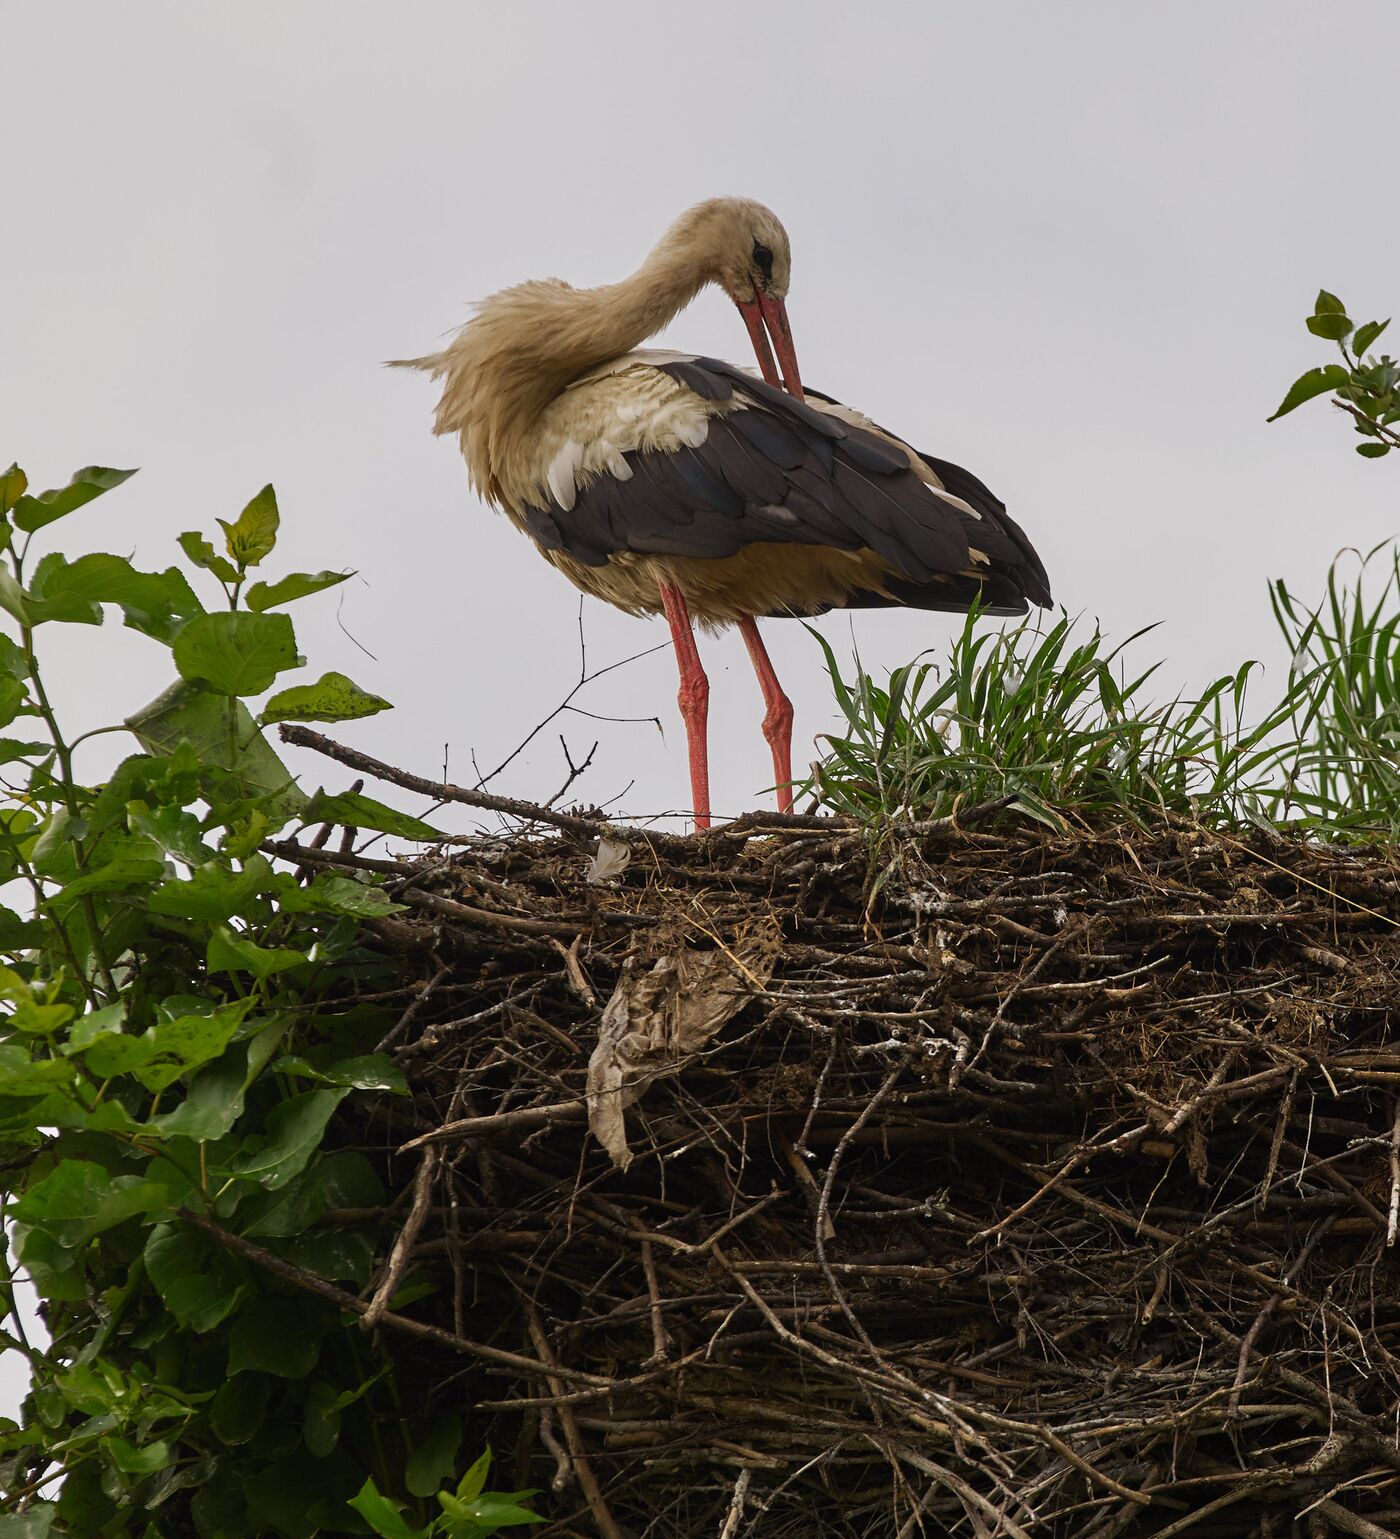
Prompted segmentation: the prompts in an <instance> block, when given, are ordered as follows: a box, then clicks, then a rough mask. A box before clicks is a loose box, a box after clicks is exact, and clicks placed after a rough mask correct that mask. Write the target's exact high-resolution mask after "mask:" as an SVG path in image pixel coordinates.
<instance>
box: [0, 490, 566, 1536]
mask: <svg viewBox="0 0 1400 1539" xmlns="http://www.w3.org/2000/svg"><path fill="white" fill-rule="evenodd" d="M131 473H132V472H130V471H122V470H109V469H103V468H100V467H89V468H87V469H85V470H80V471H78V472H77V474H76V475H74V476H73V478H72V480H71V481H70V482H69V483H68V485H67V486H64V487H60V488H57V489H55V490H52V491H45V492H40V493H38V494H32V493H31V492H30V491H29V487H28V482H27V478H26V477H25V475H24V473H23V471H21V470H20V469H19V468H18V467H17V466H12V467H11V468H10V469H9V470H8V471H6V472H5V473H4V474H3V475H0V608H3V610H4V611H5V613H6V615H7V616H8V621H9V626H8V629H9V632H10V633H9V634H4V635H0V730H5V731H7V732H9V733H10V734H12V735H10V736H6V737H4V738H3V739H0V766H3V782H0V784H2V785H3V790H2V791H0V877H3V880H4V883H5V894H6V897H7V903H6V905H5V906H0V1010H3V1017H2V1018H0V1193H3V1202H4V1216H5V1222H6V1225H7V1228H8V1232H9V1235H10V1238H11V1241H12V1247H11V1256H12V1258H13V1259H12V1262H11V1261H10V1260H9V1259H8V1258H7V1259H6V1260H5V1261H4V1263H3V1265H4V1268H5V1270H4V1275H3V1280H2V1281H0V1289H3V1295H4V1312H5V1313H6V1314H7V1316H8V1320H7V1322H6V1323H7V1329H6V1330H5V1331H4V1333H3V1344H4V1346H5V1348H6V1349H7V1350H10V1351H13V1352H17V1353H21V1354H23V1355H24V1356H25V1358H27V1360H28V1364H29V1368H30V1372H31V1388H30V1391H29V1395H28V1398H27V1399H26V1401H25V1403H24V1407H23V1411H22V1415H21V1418H20V1419H19V1420H18V1421H6V1422H3V1423H0V1487H2V1488H3V1490H4V1492H5V1495H4V1498H3V1501H0V1510H2V1511H3V1516H0V1539H44V1536H45V1535H75V1536H87V1535H113V1536H117V1535H127V1534H140V1535H149V1536H158V1535H167V1534H172V1535H173V1534H184V1533H188V1532H194V1533H197V1534H199V1535H201V1536H205V1539H233V1536H239V1539H242V1536H245V1535H248V1534H251V1533H274V1534H280V1535H286V1536H288V1539H302V1536H308V1535H311V1534H313V1533H317V1532H360V1533H364V1532H367V1531H370V1530H372V1531H374V1532H376V1533H379V1534H381V1535H384V1536H386V1539H404V1536H406V1535H409V1534H413V1535H422V1534H426V1533H428V1532H433V1533H442V1534H445V1535H448V1536H450V1539H479V1536H484V1535H487V1534H490V1533H493V1532H495V1531H496V1529H498V1528H500V1527H504V1526H509V1525H512V1524H517V1523H528V1522H534V1521H538V1520H537V1518H536V1517H535V1515H534V1514H533V1513H531V1512H529V1511H528V1510H527V1509H526V1508H525V1507H523V1506H522V1505H521V1503H522V1501H523V1500H524V1499H525V1498H526V1497H527V1496H528V1495H530V1494H531V1493H528V1492H515V1493H510V1494H502V1493H498V1492H488V1491H486V1490H485V1476H486V1469H487V1461H486V1458H485V1456H483V1457H482V1458H479V1459H477V1460H476V1461H475V1462H474V1463H471V1464H470V1468H466V1469H465V1471H464V1472H461V1471H459V1457H463V1456H464V1451H463V1450H461V1449H460V1443H461V1429H460V1425H457V1424H455V1423H454V1421H453V1418H452V1417H451V1416H450V1415H449V1416H447V1417H446V1418H445V1419H444V1418H443V1417H442V1416H440V1415H438V1416H436V1419H435V1421H433V1423H432V1425H431V1426H430V1425H429V1423H428V1422H427V1421H425V1414H426V1413H425V1412H424V1410H423V1408H421V1407H417V1406H412V1405H405V1404H404V1403H402V1398H401V1396H400V1394H399V1391H398V1388H397V1386H396V1382H395V1376H394V1367H393V1363H392V1361H391V1359H390V1358H389V1356H388V1354H387V1352H386V1351H385V1349H384V1348H383V1347H382V1345H380V1344H379V1343H378V1342H377V1340H376V1339H375V1338H374V1337H372V1336H367V1335H365V1334H364V1333H362V1332H361V1331H360V1330H359V1328H358V1325H357V1323H356V1320H355V1317H353V1316H352V1315H348V1314H346V1313H345V1312H343V1311H342V1310H340V1309H338V1308H337V1307H335V1305H334V1304H333V1303H327V1302H324V1301H323V1300H321V1299H320V1298H317V1297H313V1296H310V1295H309V1294H307V1293H306V1292H305V1291H295V1290H292V1289H290V1288H288V1287H287V1286H286V1285H285V1283H283V1282H282V1281H280V1280H279V1279H278V1277H276V1276H275V1275H273V1274H272V1273H270V1272H269V1271H268V1270H266V1269H265V1268H260V1267H258V1266H255V1265H253V1264H251V1263H250V1262H249V1261H248V1260H247V1259H246V1258H245V1256H243V1255H241V1254H239V1253H238V1252H237V1251H236V1250H234V1249H231V1248H229V1246H228V1245H227V1244H226V1243H223V1242H222V1241H221V1238H220V1237H221V1236H227V1235H230V1234H232V1235H237V1236H240V1237H243V1238H245V1239H256V1242H257V1244H258V1246H260V1247H261V1248H262V1250H263V1251H264V1252H265V1253H270V1254H272V1255H273V1256H277V1257H282V1258H285V1259H288V1260H291V1261H293V1262H294V1263H295V1264H296V1266H298V1267H299V1268H301V1269H303V1271H305V1272H309V1273H311V1274H313V1275H314V1276H316V1277H319V1278H321V1279H324V1280H325V1281H326V1282H328V1283H333V1284H338V1285H342V1286H343V1287H344V1288H347V1289H350V1290H352V1291H355V1290H359V1289H361V1288H363V1287H364V1286H365V1285H366V1284H367V1283H368V1282H369V1280H370V1275H371V1269H372V1267H373V1264H374V1259H375V1255H374V1248H373V1241H372V1239H371V1231H369V1230H368V1229H367V1227H366V1226H365V1224H364V1223H363V1222H355V1221H353V1219H351V1220H347V1219H346V1217H345V1215H346V1214H347V1213H348V1214H351V1215H353V1214H359V1215H361V1216H363V1215H364V1214H365V1213H366V1212H367V1211H372V1210H374V1209H376V1208H378V1207H380V1206H381V1205H382V1204H383V1203H384V1202H385V1201H386V1198H387V1196H388V1194H387V1193H386V1192H385V1190H384V1188H383V1185H382V1182H381V1179H380V1176H379V1175H378V1174H377V1173H376V1170H375V1167H374V1166H373V1165H372V1164H371V1163H370V1161H369V1160H368V1159H367V1158H366V1157H365V1155H364V1154H363V1153H360V1152H358V1151H357V1150H356V1149H355V1148H353V1147H351V1145H352V1144H353V1143H354V1139H353V1137H352V1136H351V1133H352V1131H353V1127H354V1117H355V1113H356V1107H357V1105H358V1104H359V1103H360V1102H362V1101H363V1100H364V1098H365V1097H367V1096H373V1097H377V1098H382V1097H384V1096H386V1095H393V1094H395V1093H401V1092H402V1091H403V1089H404V1085H403V1078H402V1075H401V1073H400V1072H399V1070H398V1069H397V1068H396V1067H395V1065H394V1064H393V1062H392V1061H391V1060H390V1059H389V1058H387V1057H386V1056H384V1055H382V1054H380V1053H378V1052H376V1051H375V1045H376V1044H377V1043H378V1042H379V1040H380V1039H381V1037H382V1036H383V1035H384V1033H385V1031H386V1030H387V1028H388V1026H389V1025H391V1024H392V1021H391V1018H390V1017H388V1016H387V1015H386V1012H385V1007H384V1006H383V1005H382V1004H376V1003H374V1002H373V996H374V994H375V989H376V984H377V983H383V982H384V978H383V976H382V975H383V971H384V968H385V966H386V964H385V963H384V962H382V961H381V960H379V959H376V957H375V956H373V955H372V954H371V953H369V952H367V951H366V950H364V949H363V948H362V947H361V946H360V945H359V944H358V937H359V935H360V933H361V927H362V925H363V924H364V922H365V921H366V920H367V919H369V920H372V919H375V918H382V917H383V916H386V915H390V914H392V913H394V912H395V910H396V908H397V905H396V904H395V903H394V902H393V901H392V900H391V899H390V898H389V897H388V895H387V894H386V893H385V892H384V891H383V889H382V887H381V886H379V885H377V883H376V880H375V879H373V878H371V877H362V878H361V877H347V876H344V875H336V876H330V875H325V876H320V877H317V878H316V879H315V880H312V881H309V882H308V881H305V880H302V879H300V878H299V877H298V876H297V875H296V874H294V873H293V872H292V871H289V870H286V869H279V868H278V867H277V866H276V865H274V863H273V862H272V861H271V860H269V859H268V857H267V856H266V855H265V854H264V853H263V852H262V849H261V846H262V845H263V844H264V843H265V841H267V839H268V838H269V837H270V836H271V835H273V834H274V833H276V832H277V831H278V830H280V829H282V828H283V827H284V826H285V825H288V824H293V825H297V824H302V823H304V822H305V821H306V820H307V819H308V818H311V819H316V820H321V819H324V818H337V819H340V820H342V821H345V820H348V819H350V818H353V820H354V822H355V824H356V825H357V826H358V827H361V828H370V829H374V828H383V829H387V830H391V831H393V832H394V833H395V834H398V835H402V836H405V837H409V838H413V837H423V836H425V835H431V833H432V830H431V829H429V828H428V827H427V825H425V824H422V823H420V822H419V821H418V820H417V819H413V818H409V817H407V815H406V814H403V813H401V812H398V811H396V810H395V809H393V808H390V807H387V806H384V805H383V804H381V803H379V802H376V801H374V800H373V799H371V798H369V797H366V796H359V795H357V796H355V797H353V798H348V799H347V798H346V797H344V796H340V797H332V796H326V795H324V794H322V793H318V794H316V795H314V796H312V797H309V798H308V797H307V796H306V794H305V793H304V792H303V791H302V790H301V789H300V788H299V787H298V786H297V785H296V783H295V781H294V779H293V777H292V775H291V774H290V773H289V771H288V769H287V767H286V766H285V765H284V764H283V762H282V760H281V759H280V758H279V756H278V754H277V753H276V751H275V750H274V749H273V748H272V746H271V745H270V744H269V743H268V742H267V741H266V740H265V738H264V737H263V735H262V732H261V730H260V727H259V719H261V721H264V722H271V721H344V720H348V719H352V718H355V717H362V716H366V715H369V714H371V713H372V712H375V711H380V710H384V709H386V708H387V705H388V702H387V701H385V700H382V699H380V698H379V697H378V696H377V695H374V694H372V693H370V692H369V691H366V690H363V689H361V688H360V687H359V686H358V685H356V684H355V683H354V682H353V681H352V680H350V679H349V678H347V677H345V676H344V675H343V674H340V673H327V674H325V675H323V676H322V677H321V678H320V679H319V680H318V681H317V682H315V683H311V684H291V685H289V686H288V687H284V688H281V689H279V690H278V691H277V693H275V694H273V695H272V697H271V698H270V699H269V700H267V701H266V702H265V703H264V704H263V706H262V708H261V711H259V710H258V706H257V704H256V697H258V696H261V695H264V694H265V693H266V692H267V691H269V690H270V689H272V688H273V686H274V685H275V684H277V683H278V682H279V681H280V680H282V679H283V677H284V676H285V675H287V674H289V673H291V672H292V671H293V670H296V669H298V668H300V667H301V666H302V663H303V660H302V658H301V657H300V656H299V654H298V651H297V642H296V635H295V629H294V625H293V621H292V619H291V617H290V616H289V615H288V614H286V613H285V612H284V606H288V605H291V604H294V603H295V602H298V601H300V600H301V599H303V598H306V597H308V596H309V595H312V594H315V593H317V592H320V591H322V590H324V589H326V588H329V587H332V586H334V585H335V584H337V583H340V582H343V581H344V580H345V579H346V578H347V577H349V576H350V575H351V574H350V573H349V572H335V571H321V572H293V573H288V574H284V575H281V576H278V577H276V578H274V579H271V580H268V579H265V578H263V577H261V576H257V579H256V580H251V579H253V578H254V577H255V574H258V573H260V571H261V567H262V563H263V562H264V561H265V560H266V559H267V558H268V557H269V556H271V555H272V554H273V552H274V550H275V547H276V543H277V533H278V524H279V515H278V508H277V500H276V497H275V495H274V494H273V491H272V488H271V487H265V488H263V490H262V491H260V492H259V493H258V494H257V496H255V497H254V498H253V499H252V500H251V501H250V502H249V503H248V505H247V506H246V507H245V508H244V509H243V510H242V512H241V513H240V514H239V515H238V517H237V518H235V519H231V520H227V521H225V520H220V521H219V523H220V525H221V527H222V539H221V540H220V541H218V542H217V543H216V542H215V541H214V540H211V539H210V538H208V537H207V536H205V535H204V534H201V533H199V532H197V531H191V532H188V533H186V534H183V535H181V536H180V540H179V545H180V549H181V551H182V553H183V557H184V562H183V565H172V566H169V567H167V568H165V569H164V570H162V571H144V570H140V569H138V568H137V567H136V566H134V565H133V564H132V562H131V561H130V560H129V559H127V558H126V557H125V556H122V555H117V554H113V553H111V552H107V551H88V552H83V553H81V554H77V555H74V554H71V553H70V552H68V551H65V550H64V549H62V548H54V547H53V544H52V539H51V536H52V534H53V533H55V532H62V531H54V530H53V528H52V526H54V525H57V524H58V523H59V521H60V520H63V519H66V518H67V517H69V516H70V515H71V514H74V513H76V512H77V511H78V510H79V509H81V508H84V507H85V506H86V505H87V504H88V503H90V502H92V501H93V500H94V499H96V498H98V497H101V496H102V495H103V494H104V493H106V492H108V491H110V490H112V489H113V488H115V487H117V486H119V485H120V484H121V483H122V482H123V481H125V480H126V479H127V477H128V476H130V475H131ZM64 527H65V529H66V528H67V527H69V526H64ZM45 542H47V548H41V547H42V546H43V545H44V544H45ZM201 589H203V590H205V591H204V592H201V591H200V590H201ZM115 617H120V620H121V623H123V624H124V625H125V626H127V627H128V628H130V629H132V630H134V631H138V632H140V633H142V634H143V635H145V636H147V637H149V638H150V640H151V642H152V644H153V645H156V646H159V647H163V648H165V649H166V650H167V651H168V653H169V656H170V660H171V663H172V665H173V680H172V683H171V686H170V688H169V689H167V690H166V691H165V692H164V693H163V694H162V695H160V697H159V698H158V699H156V700H154V701H151V702H149V703H148V704H146V705H144V706H141V705H139V703H138V702H134V701H133V702H129V703H128V705H127V707H126V708H127V709H128V710H129V712H130V714H129V715H128V716H127V718H126V720H125V722H122V721H113V722H111V723H107V724H104V725H102V726H100V727H98V728H96V729H95V730H91V731H88V732H84V733H82V734H81V735H79V736H73V735H71V734H70V732H69V730H68V729H67V728H66V727H65V725H64V724H63V723H62V722H61V721H60V719H59V716H58V713H57V712H56V710H55V709H54V706H53V704H52V701H51V698H50V694H49V690H48V688H47V687H46V679H45V673H44V671H43V668H42V667H41V662H40V653H41V651H42V650H43V640H44V636H45V627H47V626H52V625H56V624H58V625H87V626H97V625H101V624H103V623H104V621H108V620H111V619H113V618H115ZM109 732H125V733H129V734H131V735H133V736H134V738H135V739H136V743H137V744H138V745H139V750H138V751H136V752H133V753H131V754H129V755H128V756H127V757H125V758H123V759H122V760H121V762H120V763H119V764H118V765H117V767H116V768H115V770H113V771H112V773H111V774H110V775H109V776H108V778H107V779H106V780H105V781H104V782H102V783H92V782H90V781H89V780H87V779H85V778H84V776H83V775H82V773H81V772H80V760H81V759H82V758H83V756H84V753H85V748H84V745H85V744H86V743H87V742H88V741H89V740H90V739H92V738H93V737H94V736H97V735H98V734H101V733H109ZM11 1265H13V1267H14V1268H15V1270H14V1271H12V1270H10V1268H11ZM18 1274H22V1275H23V1277H25V1278H27V1279H28V1281H29V1282H30V1283H31V1284H32V1285H33V1288H34V1289H35V1290H36V1291H37V1293H38V1296H39V1298H40V1300H41V1309H42V1315H43V1320H44V1324H45V1326H46V1327H47V1330H48V1332H49V1334H50V1336H51V1338H52V1342H51V1345H49V1346H44V1345H42V1344H40V1343H39V1342H37V1341H34V1340H32V1339H30V1336H29V1334H27V1333H26V1327H25V1316H24V1311H23V1310H22V1308H20V1307H19V1305H18V1303H17V1299H16V1278H17V1275H18ZM430 1433H431V1434H432V1435H431V1436H430V1435H429V1434H430ZM425 1450H426V1452H425ZM464 1462H469V1456H465V1458H464ZM406 1472H408V1473H407V1474H406ZM439 1487H441V1488H442V1489H441V1491H439Z"/></svg>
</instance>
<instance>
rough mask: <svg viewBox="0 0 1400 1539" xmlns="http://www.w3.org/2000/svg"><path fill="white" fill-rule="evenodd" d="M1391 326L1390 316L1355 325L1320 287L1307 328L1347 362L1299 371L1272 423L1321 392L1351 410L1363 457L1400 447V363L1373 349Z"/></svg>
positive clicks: (1380, 455)
mask: <svg viewBox="0 0 1400 1539" xmlns="http://www.w3.org/2000/svg"><path fill="white" fill-rule="evenodd" d="M1389 325H1390V322H1389V321H1388V320H1384V321H1367V322H1366V323H1365V325H1362V326H1358V325H1356V324H1355V322H1353V321H1352V320H1351V318H1350V317H1349V316H1348V315H1347V313H1346V306H1345V305H1343V303H1342V302H1341V300H1340V299H1338V298H1337V296H1336V295H1335V294H1329V293H1328V292H1327V290H1326V289H1320V290H1319V291H1318V296H1317V302H1316V304H1315V305H1314V306H1313V313H1312V314H1311V315H1310V316H1309V317H1308V319H1307V327H1308V330H1309V331H1310V332H1311V333H1312V334H1313V336H1315V337H1322V338H1323V339H1324V340H1326V341H1329V342H1335V343H1336V345H1337V351H1338V352H1339V353H1340V354H1341V357H1342V362H1341V363H1328V364H1323V365H1322V366H1321V367H1319V368H1315V369H1309V370H1308V371H1307V373H1306V374H1303V375H1300V376H1299V377H1298V378H1297V379H1296V380H1294V382H1293V384H1292V385H1291V386H1290V387H1289V390H1288V394H1287V395H1285V396H1284V398H1283V402H1282V404H1281V405H1280V406H1279V409H1278V410H1277V411H1276V412H1275V413H1274V414H1273V416H1271V417H1270V418H1269V421H1270V422H1274V421H1277V419H1278V418H1279V417H1282V416H1285V415H1287V413H1289V412H1291V411H1293V410H1294V409H1295V408H1297V407H1299V406H1302V405H1303V404H1304V403H1305V402H1307V401H1311V400H1313V399H1315V398H1316V397H1317V396H1321V395H1329V394H1330V395H1331V396H1332V397H1333V404H1334V405H1335V406H1337V407H1339V408H1340V409H1341V410H1342V411H1344V412H1346V413H1348V415H1349V416H1350V417H1351V418H1352V425H1353V426H1354V427H1355V429H1356V431H1357V432H1358V433H1359V434H1360V435H1361V436H1362V437H1363V438H1364V439H1365V440H1366V442H1365V443H1360V444H1357V446H1356V452H1357V453H1358V454H1359V455H1361V456H1362V457H1363V458H1365V459H1372V460H1378V459H1381V458H1382V457H1383V456H1384V455H1386V454H1388V453H1389V452H1390V451H1391V449H1393V448H1395V447H1396V446H1397V445H1400V432H1397V430H1396V428H1395V426H1394V424H1395V423H1397V422H1400V364H1397V363H1396V361H1395V359H1393V358H1392V357H1391V356H1390V355H1389V354H1388V353H1383V354H1382V355H1381V356H1380V357H1379V358H1376V357H1374V356H1372V355H1371V353H1370V351H1369V349H1370V348H1371V347H1372V345H1373V344H1374V343H1375V342H1376V340H1377V339H1378V338H1379V337H1380V335H1381V333H1382V332H1383V331H1384V330H1385V329H1386V327H1387V326H1389Z"/></svg>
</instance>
